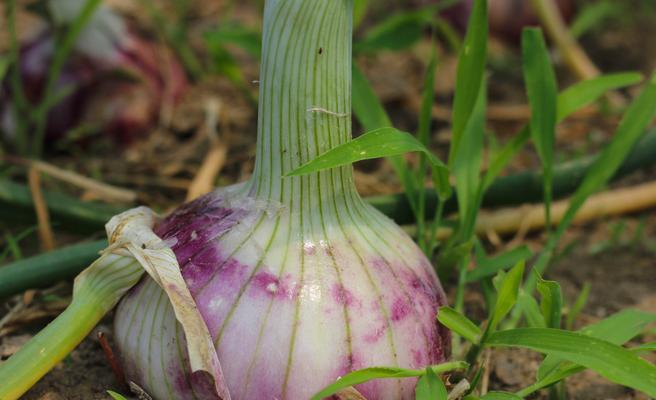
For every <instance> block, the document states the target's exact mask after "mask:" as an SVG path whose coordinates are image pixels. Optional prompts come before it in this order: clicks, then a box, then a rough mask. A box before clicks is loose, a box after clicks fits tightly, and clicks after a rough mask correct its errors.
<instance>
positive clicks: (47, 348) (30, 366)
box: [0, 256, 143, 400]
mask: <svg viewBox="0 0 656 400" xmlns="http://www.w3.org/2000/svg"><path fill="white" fill-rule="evenodd" d="M94 266H96V267H97V268H100V269H101V270H96V272H97V273H96V274H95V275H91V276H87V277H86V278H87V279H80V280H79V281H76V286H75V290H74V293H73V301H72V303H71V304H70V305H69V306H68V308H67V309H66V310H65V311H64V312H63V313H62V314H60V315H59V316H58V317H57V318H56V319H55V320H54V321H53V322H51V323H50V324H49V325H48V326H46V327H45V328H44V329H43V330H41V331H40V332H39V333H38V334H37V335H36V336H34V337H33V338H32V339H31V340H30V341H29V342H28V343H27V344H26V345H24V346H23V347H22V348H21V349H20V350H19V351H18V352H17V353H16V354H14V355H13V356H11V358H9V360H7V361H5V362H4V363H2V364H0V382H1V384H0V399H2V400H14V399H18V398H19V397H20V396H21V395H22V394H23V393H25V392H26V391H27V390H29V388H30V387H32V386H33V385H34V384H35V383H36V382H37V381H38V380H39V379H40V378H41V377H42V376H43V375H45V374H46V373H47V372H48V371H49V370H50V369H52V368H53V367H54V366H55V365H56V364H57V363H58V362H59V361H61V360H62V359H63V358H64V357H66V355H68V353H70V352H71V351H72V350H73V349H74V348H75V347H76V346H77V345H78V344H79V343H80V342H81V341H82V340H83V339H84V338H85V337H86V336H87V335H88V334H89V332H91V330H92V329H93V328H94V327H95V326H96V324H97V323H98V322H99V321H100V319H101V318H102V317H103V316H104V315H105V314H106V313H107V312H109V310H111V309H112V308H113V307H114V305H116V303H117V302H118V300H119V299H120V298H121V296H122V295H123V294H124V293H125V292H126V291H127V290H128V289H129V288H130V287H132V286H133V285H134V284H135V283H137V281H138V280H139V278H140V277H141V275H142V274H143V269H142V268H141V267H140V266H139V265H138V263H137V262H136V261H135V260H133V259H131V258H125V257H119V256H103V257H101V258H100V259H99V260H98V261H97V262H96V263H94ZM92 268H93V266H92Z"/></svg>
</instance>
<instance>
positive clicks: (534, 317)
mask: <svg viewBox="0 0 656 400" xmlns="http://www.w3.org/2000/svg"><path fill="white" fill-rule="evenodd" d="M517 304H519V306H520V307H521V308H522V311H523V312H524V315H526V322H527V323H528V326H529V327H531V328H546V327H547V323H546V322H545V320H544V315H543V314H542V310H540V305H539V304H538V302H537V300H535V298H534V297H533V296H529V295H527V294H526V292H524V291H523V290H520V291H519V297H518V298H517Z"/></svg>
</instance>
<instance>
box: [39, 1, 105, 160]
mask: <svg viewBox="0 0 656 400" xmlns="http://www.w3.org/2000/svg"><path fill="white" fill-rule="evenodd" d="M101 3H102V0H87V2H86V3H85V4H84V7H83V8H82V10H81V11H80V14H79V15H78V16H77V17H76V18H75V20H74V21H73V23H72V24H71V25H70V26H69V27H68V29H67V30H66V34H65V35H64V38H63V39H62V41H61V43H59V41H56V44H57V45H56V46H55V54H54V56H53V58H52V62H51V64H50V68H49V69H48V78H47V79H46V85H45V89H44V91H43V93H44V94H43V98H42V99H41V102H40V103H39V105H38V106H37V107H36V110H34V114H33V121H34V124H35V130H34V144H33V149H32V155H33V156H34V157H39V156H40V155H41V152H42V151H43V145H44V140H45V130H46V129H45V128H46V121H47V115H48V111H50V109H51V108H52V107H53V106H54V105H55V102H54V101H52V98H53V97H58V94H57V93H55V89H56V85H57V82H58V80H59V76H60V75H61V71H62V68H63V67H64V63H65V62H66V60H67V59H68V56H69V55H70V53H71V51H72V50H73V47H74V46H75V42H76V41H77V39H78V37H79V36H80V33H81V32H82V29H84V27H85V26H87V24H88V23H89V21H90V20H91V17H92V16H93V14H94V13H95V11H96V9H97V8H98V6H100V4H101Z"/></svg>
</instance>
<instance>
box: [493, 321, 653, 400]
mask: <svg viewBox="0 0 656 400" xmlns="http://www.w3.org/2000/svg"><path fill="white" fill-rule="evenodd" d="M486 345H489V346H491V347H521V348H527V349H531V350H535V351H538V352H541V353H545V354H548V355H553V356H556V357H560V358H563V359H565V360H568V361H570V362H573V363H576V364H580V365H582V366H584V367H587V368H590V369H592V370H594V371H596V372H597V373H599V374H600V375H602V376H603V377H605V378H606V379H608V380H610V381H612V382H615V383H618V384H620V385H624V386H627V387H630V388H633V389H637V390H640V391H642V392H644V393H646V394H648V395H649V396H652V397H656V367H655V366H654V365H652V364H650V363H648V362H647V361H645V360H643V359H642V358H640V357H638V356H637V355H635V354H633V353H632V352H631V351H629V350H627V349H625V348H623V347H620V346H618V345H615V344H613V343H610V342H607V341H605V340H600V339H596V338H593V337H590V336H586V335H583V334H581V333H576V332H569V331H564V330H559V329H551V328H520V329H512V330H506V331H499V332H495V333H493V334H491V335H490V336H489V337H488V339H487V341H486Z"/></svg>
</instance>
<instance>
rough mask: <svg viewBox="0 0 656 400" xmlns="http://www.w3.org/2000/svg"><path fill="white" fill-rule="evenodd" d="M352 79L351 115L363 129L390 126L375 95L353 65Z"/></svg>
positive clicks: (369, 129)
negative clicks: (352, 114)
mask: <svg viewBox="0 0 656 400" xmlns="http://www.w3.org/2000/svg"><path fill="white" fill-rule="evenodd" d="M352 79H353V82H352V89H351V90H352V92H353V113H354V114H355V117H356V118H357V119H358V121H359V122H360V124H362V126H363V127H364V129H365V130H366V131H373V130H374V129H377V128H382V127H385V126H392V121H390V118H389V116H388V115H387V112H386V111H385V109H384V108H383V105H382V104H381V102H380V100H379V99H378V97H377V96H376V93H374V90H373V88H372V87H371V85H370V84H369V82H368V81H367V78H366V77H365V76H364V75H363V74H362V72H361V71H360V69H359V68H358V67H357V66H356V65H355V64H353V78H352Z"/></svg>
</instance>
